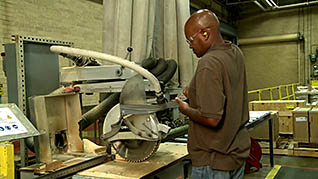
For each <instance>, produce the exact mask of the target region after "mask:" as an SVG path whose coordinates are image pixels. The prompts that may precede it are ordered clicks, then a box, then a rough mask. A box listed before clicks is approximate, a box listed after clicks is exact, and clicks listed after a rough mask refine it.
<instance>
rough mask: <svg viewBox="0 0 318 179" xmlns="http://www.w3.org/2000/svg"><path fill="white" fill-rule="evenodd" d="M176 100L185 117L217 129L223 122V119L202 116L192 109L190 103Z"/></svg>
mask: <svg viewBox="0 0 318 179" xmlns="http://www.w3.org/2000/svg"><path fill="white" fill-rule="evenodd" d="M175 100H176V101H177V102H178V103H179V111H180V112H182V113H183V114H184V115H187V116H189V117H190V118H191V119H192V120H194V121H195V122H198V123H200V124H203V125H205V126H208V127H216V126H217V125H218V124H219V123H220V121H221V119H215V118H208V117H204V116H202V115H201V114H200V112H199V111H198V110H197V109H194V108H191V107H190V106H189V104H188V103H186V102H184V101H181V100H180V99H179V98H175Z"/></svg>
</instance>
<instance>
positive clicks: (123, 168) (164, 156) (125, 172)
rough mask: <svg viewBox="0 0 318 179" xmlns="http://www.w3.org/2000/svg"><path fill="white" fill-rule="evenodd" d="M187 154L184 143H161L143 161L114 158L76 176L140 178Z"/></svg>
mask: <svg viewBox="0 0 318 179" xmlns="http://www.w3.org/2000/svg"><path fill="white" fill-rule="evenodd" d="M187 155H188V151H187V146H186V145H184V144H169V143H163V144H160V147H159V149H158V151H157V152H156V153H155V154H154V156H152V157H151V158H149V159H148V160H146V161H144V162H141V163H131V162H127V161H124V160H120V159H116V160H114V161H110V162H107V163H104V164H101V165H98V166H96V167H93V168H90V169H88V170H84V171H82V172H79V173H78V174H76V176H85V177H96V178H122V179H135V178H142V177H145V176H147V175H150V174H153V173H155V172H156V171H158V170H159V169H163V168H165V167H167V166H168V165H170V164H173V163H175V162H177V161H181V160H182V159H184V158H185V157H186V156H187ZM85 177H84V178H85Z"/></svg>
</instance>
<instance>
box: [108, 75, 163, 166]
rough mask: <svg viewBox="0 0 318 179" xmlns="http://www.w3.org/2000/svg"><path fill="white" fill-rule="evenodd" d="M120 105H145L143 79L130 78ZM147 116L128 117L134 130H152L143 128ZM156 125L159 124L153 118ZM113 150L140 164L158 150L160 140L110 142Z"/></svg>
mask: <svg viewBox="0 0 318 179" xmlns="http://www.w3.org/2000/svg"><path fill="white" fill-rule="evenodd" d="M120 104H146V92H145V84H144V81H143V78H142V77H141V76H140V75H136V76H134V77H132V78H130V79H129V80H128V81H127V82H126V84H125V86H124V87H123V89H122V91H121V94H120ZM147 116H148V115H133V116H131V117H128V118H127V120H130V122H131V123H132V125H133V126H134V127H136V128H139V129H142V130H147V129H146V128H145V127H148V128H150V129H151V128H152V126H151V125H150V126H147V125H146V126H145V125H144V124H147V118H148V117H147ZM153 120H155V122H156V123H159V122H158V121H157V119H156V118H154V119H153ZM111 144H112V146H113V147H114V149H115V150H116V151H117V153H118V154H119V156H121V157H122V158H124V159H126V160H128V161H130V162H142V161H144V160H146V159H148V158H149V157H150V156H152V155H153V154H154V153H155V152H156V151H157V149H158V147H159V144H160V140H158V141H148V140H140V139H135V140H131V139H130V140H128V139H127V140H117V141H112V142H111Z"/></svg>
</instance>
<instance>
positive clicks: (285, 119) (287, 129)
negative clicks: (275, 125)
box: [278, 111, 294, 134]
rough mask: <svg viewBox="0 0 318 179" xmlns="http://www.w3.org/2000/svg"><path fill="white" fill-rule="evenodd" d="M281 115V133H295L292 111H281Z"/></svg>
mask: <svg viewBox="0 0 318 179" xmlns="http://www.w3.org/2000/svg"><path fill="white" fill-rule="evenodd" d="M278 115H279V133H280V134H293V133H294V130H293V129H294V120H293V113H292V111H280V112H278Z"/></svg>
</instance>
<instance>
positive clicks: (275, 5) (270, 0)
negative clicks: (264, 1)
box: [269, 0, 278, 7]
mask: <svg viewBox="0 0 318 179" xmlns="http://www.w3.org/2000/svg"><path fill="white" fill-rule="evenodd" d="M269 2H271V3H272V4H273V5H274V7H278V6H277V4H276V3H275V2H274V1H273V0H269Z"/></svg>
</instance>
